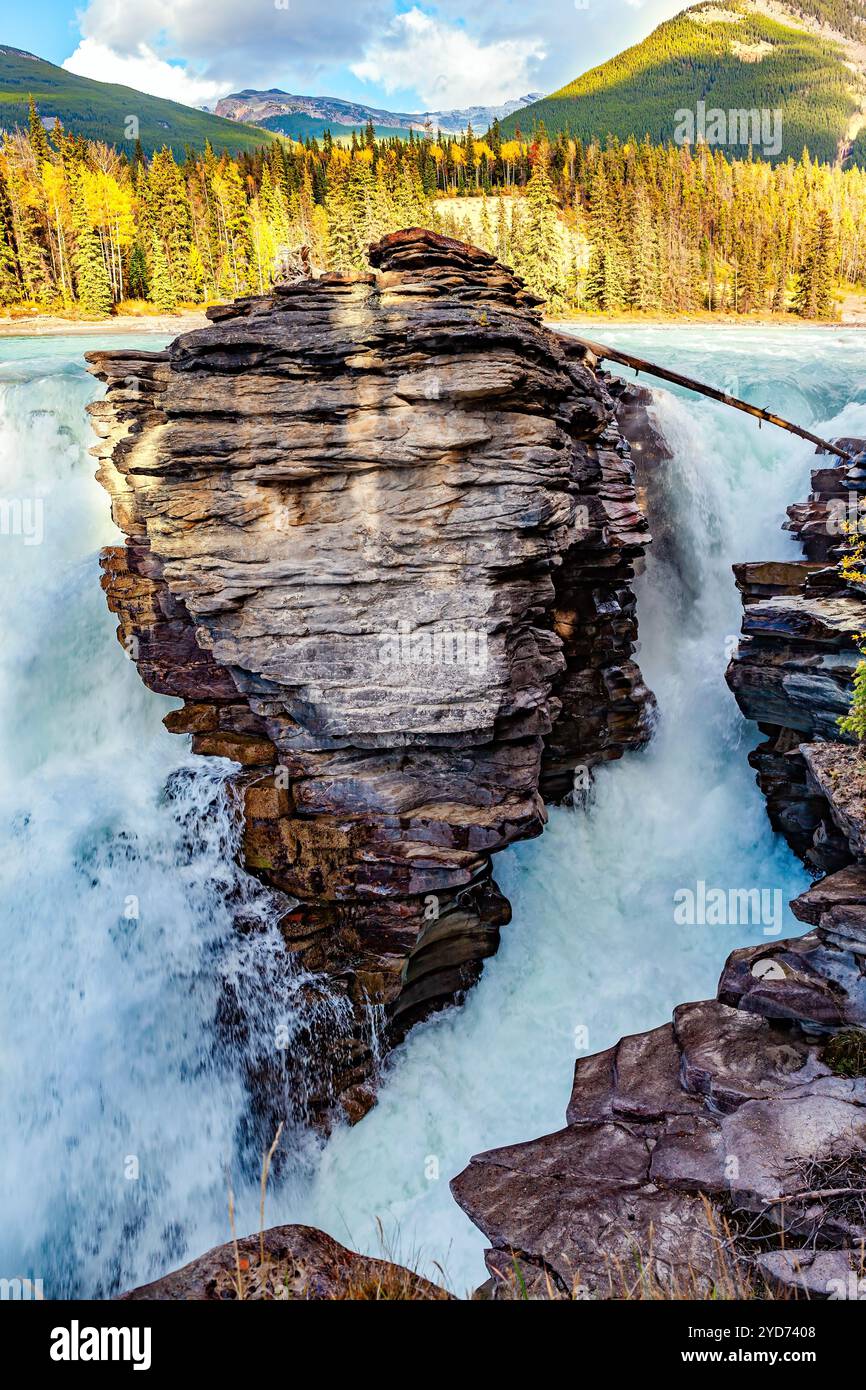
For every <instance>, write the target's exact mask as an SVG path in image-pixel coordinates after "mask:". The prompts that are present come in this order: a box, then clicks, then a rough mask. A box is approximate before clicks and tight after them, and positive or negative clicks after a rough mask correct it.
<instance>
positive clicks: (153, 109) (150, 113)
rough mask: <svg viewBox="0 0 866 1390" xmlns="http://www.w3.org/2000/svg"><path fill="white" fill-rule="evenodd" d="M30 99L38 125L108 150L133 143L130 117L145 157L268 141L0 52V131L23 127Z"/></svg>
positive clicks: (261, 134)
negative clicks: (167, 148)
mask: <svg viewBox="0 0 866 1390" xmlns="http://www.w3.org/2000/svg"><path fill="white" fill-rule="evenodd" d="M31 96H32V97H33V99H34V101H35V102H36V106H37V108H38V111H39V114H40V116H41V117H42V119H43V121H49V122H50V120H51V118H52V117H58V118H59V120H60V121H61V123H62V125H63V126H64V127H65V128H66V129H67V130H71V131H73V132H74V134H76V135H86V136H87V137H88V139H90V140H105V141H106V142H107V143H108V144H111V145H120V146H123V145H124V143H129V142H130V140H131V143H132V144H134V140H135V137H134V133H133V135H132V136H130V134H129V133H128V132H130V131H132V132H134V131H135V129H136V127H135V126H129V124H128V120H129V117H130V116H134V117H136V118H137V121H138V126H137V130H138V136H139V138H140V140H141V143H142V146H143V148H144V150H145V151H146V153H148V154H151V153H152V152H153V151H154V150H158V149H161V148H162V146H163V145H171V146H173V147H174V149H175V150H176V151H177V152H178V154H182V153H183V150H184V148H185V147H186V146H187V145H190V146H191V147H192V148H193V149H195V150H199V151H201V150H203V149H204V147H205V143H206V142H207V141H208V140H209V141H210V143H211V145H212V146H213V148H214V149H215V150H220V151H221V150H228V151H229V152H230V153H232V154H237V153H238V152H239V151H241V150H253V149H256V148H257V147H258V146H259V145H264V144H267V142H268V141H269V140H272V139H273V138H274V137H273V136H272V135H271V133H270V132H269V131H263V130H262V129H261V128H259V127H254V126H248V125H241V124H239V122H237V121H228V120H225V119H224V118H223V117H222V116H212V115H211V114H210V112H208V111H197V110H196V109H195V108H194V107H192V106H181V105H180V103H179V102H176V101H166V100H165V99H164V98H162V97H153V96H148V95H147V94H146V93H145V92H137V91H135V90H134V89H133V88H132V87H118V86H115V84H114V83H112V82H95V81H94V80H93V79H92V78H90V77H78V76H76V74H75V73H73V72H67V71H66V69H65V68H58V67H56V66H55V64H54V63H48V62H46V61H45V59H44V58H37V57H36V56H35V55H34V54H32V53H25V52H24V51H23V49H20V48H9V47H0V127H2V128H3V129H5V130H13V129H14V128H15V127H16V126H20V127H21V128H22V129H23V128H25V127H26V126H27V113H28V107H29V102H30V97H31Z"/></svg>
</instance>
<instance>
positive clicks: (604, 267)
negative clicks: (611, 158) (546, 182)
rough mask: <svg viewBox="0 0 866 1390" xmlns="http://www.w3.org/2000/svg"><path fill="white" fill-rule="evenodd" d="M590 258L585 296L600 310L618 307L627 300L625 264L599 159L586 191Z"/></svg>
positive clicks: (601, 163)
mask: <svg viewBox="0 0 866 1390" xmlns="http://www.w3.org/2000/svg"><path fill="white" fill-rule="evenodd" d="M589 239H590V247H591V249H590V258H589V269H588V270H587V276H586V286H585V289H584V297H585V299H586V302H587V304H590V305H593V306H596V307H598V308H600V309H619V308H621V307H622V306H623V304H624V303H625V301H626V288H627V286H626V273H627V272H626V266H625V262H624V257H623V252H622V247H621V245H620V242H619V235H618V229H617V219H616V213H615V208H614V205H613V201H612V199H611V195H610V189H609V186H608V180H607V173H606V171H605V166H604V163H603V162H602V161H601V160H599V163H598V167H597V169H596V171H595V174H594V175H593V178H592V184H591V189H590V194H589Z"/></svg>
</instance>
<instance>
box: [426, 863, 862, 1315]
mask: <svg viewBox="0 0 866 1390" xmlns="http://www.w3.org/2000/svg"><path fill="white" fill-rule="evenodd" d="M864 901H866V870H864V869H857V870H856V871H855V870H850V869H849V870H843V871H842V872H841V873H839V874H837V875H834V876H833V877H832V878H828V879H825V880H824V881H823V882H822V883H821V884H819V885H817V886H816V887H815V888H813V889H811V890H809V891H808V892H807V893H805V894H803V895H802V897H801V898H799V899H797V900H796V901H795V903H794V904H793V906H794V911H795V913H796V914H797V915H798V916H799V917H801V918H802V919H803V920H804V921H807V922H814V923H815V926H814V929H813V931H811V932H810V933H809V934H808V935H806V936H804V937H802V938H799V939H795V940H791V941H778V942H774V943H773V944H772V945H767V946H758V947H749V948H747V949H744V950H740V951H734V953H733V954H732V955H731V957H730V958H729V960H728V962H727V965H726V967H725V970H724V973H723V975H722V979H721V982H720V985H719V995H718V998H717V999H715V1000H708V1001H704V1002H702V1003H698V1004H683V1005H681V1006H680V1007H679V1008H677V1009H676V1010H675V1011H674V1015H673V1020H672V1022H671V1023H669V1024H665V1025H664V1026H663V1027H661V1028H656V1029H653V1030H652V1031H651V1032H648V1033H640V1034H637V1035H636V1036H633V1037H627V1038H622V1039H621V1040H620V1042H618V1043H617V1044H616V1046H615V1047H612V1048H609V1049H608V1050H607V1051H606V1052H602V1053H597V1054H595V1055H594V1056H591V1057H586V1058H580V1059H579V1060H578V1062H577V1064H576V1067H575V1073H574V1088H573V1091H572V1095H571V1100H570V1103H569V1106H568V1110H567V1114H566V1121H567V1123H566V1126H565V1128H563V1129H562V1130H559V1131H558V1132H557V1133H555V1134H550V1135H545V1136H544V1137H542V1138H540V1139H536V1140H533V1141H531V1142H530V1143H526V1144H514V1145H511V1146H509V1147H507V1148H504V1149H494V1150H491V1151H490V1152H489V1153H484V1154H480V1155H478V1156H477V1157H475V1158H473V1159H472V1161H471V1162H470V1164H469V1166H468V1168H466V1169H464V1171H463V1172H462V1173H460V1174H459V1175H458V1176H457V1177H456V1178H455V1179H454V1181H453V1182H452V1190H453V1192H454V1195H455V1197H456V1198H457V1201H458V1202H459V1203H460V1205H461V1206H462V1207H463V1208H464V1210H465V1211H466V1212H467V1214H468V1215H469V1216H470V1217H471V1219H472V1220H473V1221H474V1222H475V1223H476V1225H478V1226H480V1227H481V1229H482V1230H483V1231H484V1233H485V1235H486V1236H487V1237H488V1239H489V1240H490V1242H491V1248H490V1249H489V1250H488V1251H487V1252H486V1260H487V1265H488V1268H489V1270H490V1275H491V1278H490V1280H489V1282H488V1284H487V1285H486V1286H485V1287H484V1290H483V1292H484V1294H485V1295H486V1296H489V1297H492V1298H496V1299H502V1298H505V1299H508V1298H521V1297H524V1296H525V1294H524V1290H526V1292H527V1293H528V1294H529V1296H530V1297H538V1298H575V1297H578V1298H579V1297H590V1298H598V1297H600V1298H609V1297H614V1298H622V1297H639V1296H644V1297H647V1296H653V1297H657V1296H660V1295H667V1296H669V1297H672V1296H678V1297H707V1296H709V1295H710V1294H711V1293H712V1291H713V1290H714V1289H715V1290H717V1291H720V1292H722V1293H723V1294H725V1295H727V1296H732V1295H733V1296H745V1295H746V1294H747V1293H751V1294H757V1295H758V1296H761V1294H762V1293H765V1292H768V1291H771V1290H772V1289H775V1288H778V1287H780V1286H781V1287H784V1288H785V1289H786V1290H787V1291H788V1292H792V1293H794V1294H809V1295H810V1296H817V1297H824V1298H829V1297H849V1296H851V1295H850V1293H849V1292H848V1291H847V1290H848V1289H849V1287H850V1285H851V1283H852V1281H853V1287H854V1288H855V1289H856V1288H857V1286H858V1281H859V1280H861V1279H862V1278H863V1276H864V1274H866V1268H864V1265H863V1253H862V1252H863V1242H864V1241H866V1200H864V1197H863V1191H864V1175H866V1077H864V1076H862V1075H860V1076H852V1075H846V1074H844V1073H845V1071H846V1067H845V1066H844V1062H843V1063H840V1060H839V1057H840V1049H839V1048H838V1046H834V1039H838V1038H841V1039H842V1040H843V1042H844V1040H845V1039H846V1037H847V1034H846V1033H845V1032H844V1031H842V1030H846V1029H849V1028H851V1027H852V1026H855V1027H862V1026H863V1024H864V1023H866V983H864V974H863V970H864V961H866V916H864V906H863V903H864ZM841 1056H842V1057H843V1058H844V1050H842V1051H841ZM840 1072H841V1073H842V1074H839V1073H840ZM858 1191H859V1193H860V1195H859V1197H858V1195H857V1194H858ZM816 1260H817V1263H816Z"/></svg>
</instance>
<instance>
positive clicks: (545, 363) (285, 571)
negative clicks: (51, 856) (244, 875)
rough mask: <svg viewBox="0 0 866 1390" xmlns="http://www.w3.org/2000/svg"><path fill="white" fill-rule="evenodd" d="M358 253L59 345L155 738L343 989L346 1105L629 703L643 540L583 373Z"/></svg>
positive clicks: (313, 965)
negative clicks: (225, 821)
mask: <svg viewBox="0 0 866 1390" xmlns="http://www.w3.org/2000/svg"><path fill="white" fill-rule="evenodd" d="M370 264H371V271H370V273H369V274H367V275H359V276H352V277H345V276H339V275H333V274H331V275H324V276H322V277H320V278H318V279H303V280H299V281H296V282H293V283H290V284H285V285H281V286H278V287H277V288H276V289H275V290H274V291H273V292H272V293H270V294H267V295H261V296H254V297H249V298H247V299H243V300H239V301H237V302H235V303H233V304H230V305H225V306H220V307H218V308H214V309H211V310H210V311H209V315H208V316H209V318H210V320H211V327H209V328H207V329H204V330H201V331H198V332H194V333H190V334H187V335H184V336H182V337H180V338H178V339H177V340H176V341H175V342H174V343H172V344H171V346H170V347H169V348H168V349H167V350H166V351H165V352H155V353H148V352H138V351H113V352H98V353H90V354H88V360H89V362H90V364H91V371H92V372H93V373H94V375H95V376H97V377H98V378H99V379H100V381H102V382H104V383H105V385H106V388H107V389H106V393H105V396H104V399H101V400H99V401H97V402H95V403H94V404H93V405H92V406H91V407H90V412H91V418H92V422H93V426H94V428H95V430H96V433H97V435H98V436H99V437H100V441H101V442H100V444H99V445H98V446H97V448H96V449H95V450H94V453H95V454H96V455H97V457H98V458H99V460H100V465H99V473H98V477H99V479H100V481H101V482H102V484H103V485H104V486H105V487H106V489H107V490H108V491H109V493H110V494H111V505H112V514H113V516H114V519H115V521H116V523H117V525H118V526H119V528H120V529H121V531H123V532H124V534H125V536H126V542H125V544H124V545H123V546H118V547H112V548H111V549H109V550H107V551H106V552H105V553H104V556H103V569H104V572H105V573H104V588H105V590H106V593H107V596H108V602H109V605H110V606H111V608H112V610H113V611H114V612H115V613H116V614H117V616H118V619H119V629H118V635H119V637H120V639H121V641H122V642H123V643H124V645H125V646H126V648H127V650H128V652H129V653H130V655H131V656H132V657H133V658H134V659H135V661H136V662H137V665H138V669H139V672H140V674H141V676H142V679H143V680H144V681H145V682H146V684H147V685H148V686H150V688H151V689H153V690H155V691H158V692H160V693H162V694H165V695H170V696H174V697H176V698H178V699H179V700H180V701H182V705H181V708H179V709H177V710H175V711H173V712H172V713H171V714H170V715H169V716H168V717H167V719H166V723H167V725H168V727H169V728H170V729H172V730H173V731H175V732H178V733H186V734H190V735H191V736H192V742H193V748H194V749H195V750H196V751H197V752H199V753H202V754H208V755H217V756H223V757H226V758H230V759H232V760H233V761H234V762H235V763H237V764H240V769H241V770H240V771H239V772H238V774H237V778H236V780H237V783H238V785H239V787H240V788H241V789H242V792H243V818H244V831H243V857H244V860H245V863H246V865H247V866H248V868H249V869H250V870H251V871H252V872H253V873H255V874H257V875H258V876H260V877H261V878H262V879H263V880H264V881H266V882H267V883H268V884H269V885H270V886H271V887H272V888H273V889H274V890H275V891H276V892H277V893H280V894H283V895H284V911H283V913H282V918H281V930H282V933H283V936H284V939H285V941H286V942H287V944H288V946H289V948H290V950H291V951H292V952H293V953H294V954H295V957H296V959H297V961H298V962H299V964H301V965H302V966H303V967H304V968H306V969H308V970H310V971H313V972H326V973H327V975H328V977H329V980H330V982H331V986H332V988H334V989H336V990H338V991H342V992H343V993H344V994H345V997H346V999H347V1000H348V1001H349V1002H350V1004H351V1013H352V1019H353V1025H352V1027H351V1029H350V1030H349V1031H348V1032H347V1035H346V1036H345V1037H344V1038H341V1039H338V1040H336V1041H335V1040H334V1039H329V1041H328V1049H329V1074H330V1076H331V1078H332V1080H331V1083H330V1084H331V1087H332V1090H333V1091H334V1092H335V1093H336V1094H337V1095H338V1096H339V1098H340V1100H341V1102H342V1104H343V1108H344V1110H345V1112H346V1114H347V1115H349V1117H350V1118H352V1119H355V1118H357V1117H358V1116H360V1115H361V1114H363V1112H364V1110H365V1108H367V1106H368V1105H369V1104H370V1101H371V1097H372V1091H371V1085H370V1083H371V1077H372V1073H373V1070H374V1061H375V1056H374V1054H375V1051H376V1047H377V1046H382V1045H384V1046H389V1045H392V1044H393V1043H394V1042H396V1041H398V1040H399V1039H400V1038H401V1037H402V1036H403V1035H404V1034H405V1031H406V1029H407V1028H408V1027H409V1026H410V1025H411V1024H412V1023H413V1022H414V1021H416V1020H418V1019H419V1018H422V1017H423V1016H424V1015H425V1014H427V1013H429V1011H430V1010H431V1009H434V1008H436V1007H439V1006H441V1005H442V1004H443V1003H446V1002H449V1001H452V1000H454V999H456V998H459V997H460V995H461V994H462V992H463V991H465V990H466V989H467V987H469V986H470V985H471V984H472V983H473V982H474V981H475V980H476V979H477V976H478V974H479V971H480V969H481V964H482V962H483V960H484V959H485V957H487V956H489V955H490V954H491V953H493V952H494V951H495V950H496V947H497V944H498V939H499V929H500V927H501V926H502V925H503V924H504V923H506V922H507V920H508V915H509V908H508V904H507V902H506V901H505V900H504V898H503V897H502V895H501V894H500V893H499V891H498V890H497V888H496V885H495V883H494V881H493V878H492V873H491V856H492V855H493V854H495V853H496V852H497V851H499V850H501V849H503V848H504V847H505V846H507V845H509V844H511V843H512V842H513V841H515V840H518V839H521V838H525V837H527V836H533V835H538V834H539V833H540V832H541V829H542V827H543V825H544V821H545V811H544V800H545V799H553V798H555V799H560V798H563V797H566V796H568V795H569V794H570V793H571V792H572V790H573V788H574V787H575V785H576V784H577V785H578V786H579V787H580V786H583V785H584V779H585V778H586V777H588V776H589V775H590V772H591V769H592V767H593V766H594V765H595V764H597V763H598V762H600V761H603V760H607V759H611V758H616V757H619V756H620V755H621V754H622V753H623V751H624V750H625V749H628V748H633V747H636V746H638V745H639V744H640V743H641V742H642V741H644V739H645V738H646V737H647V732H648V715H649V713H650V711H651V709H652V697H651V696H650V694H649V692H648V691H647V690H646V689H645V687H644V685H643V682H642V680H641V676H640V672H639V670H638V668H637V667H636V665H635V664H634V662H633V660H632V651H633V647H634V643H635V639H636V621H635V614H634V598H633V594H632V591H631V581H632V578H633V574H634V564H635V562H636V561H637V560H638V559H639V557H640V556H641V555H642V553H643V548H644V546H645V544H646V542H647V540H648V534H647V526H646V521H645V519H644V517H643V515H642V514H641V511H640V509H639V507H638V505H637V501H636V497H635V487H634V475H633V465H632V460H631V457H630V453H629V449H628V446H627V444H626V443H625V441H624V439H623V436H622V434H621V432H620V429H619V427H618V425H617V421H616V417H615V413H614V402H613V400H612V398H611V396H610V394H609V393H608V391H607V390H606V388H605V386H604V384H603V382H602V381H601V379H600V378H599V376H598V375H597V374H596V372H595V370H594V362H593V360H592V359H591V357H588V356H587V355H586V354H585V352H584V350H583V349H582V348H581V347H580V346H579V345H578V344H576V343H574V342H572V341H570V340H568V339H567V338H563V337H560V336H559V335H557V334H554V333H552V332H550V331H548V330H547V329H546V328H545V327H544V326H543V324H542V322H541V317H540V314H539V312H538V310H537V308H536V303H537V301H535V300H534V299H533V297H532V296H531V295H530V294H529V293H528V292H527V291H526V289H525V288H524V286H523V285H522V282H520V281H519V280H518V279H517V278H516V277H514V276H513V275H511V274H510V273H509V272H508V271H506V270H505V269H503V267H502V266H500V265H499V264H497V263H496V262H495V261H494V260H493V259H492V258H491V257H490V256H488V255H486V254H485V253H483V252H481V251H479V250H477V249H475V248H472V247H469V246H466V245H464V244H462V243H459V242H455V241H450V240H447V239H445V238H442V237H438V236H435V235H434V234H432V233H430V232H426V231H420V230H410V231H407V232H401V233H396V234H394V235H392V236H389V237H387V238H386V239H385V240H384V241H382V242H381V243H379V244H378V245H376V246H374V247H372V248H371V251H370ZM576 769H577V772H576V771H575V770H576ZM371 1008H375V1009H376V1017H377V1018H378V1020H379V1022H378V1025H377V1027H378V1037H377V1039H376V1042H375V1045H374V1043H373V1041H372V1040H371V1030H370V1020H371V1012H370V1011H371ZM331 1098H332V1097H323V1103H326V1102H327V1100H329V1099H331Z"/></svg>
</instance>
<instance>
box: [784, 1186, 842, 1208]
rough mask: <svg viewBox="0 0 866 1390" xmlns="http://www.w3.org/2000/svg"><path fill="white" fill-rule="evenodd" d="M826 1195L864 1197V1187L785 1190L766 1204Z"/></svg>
mask: <svg viewBox="0 0 866 1390" xmlns="http://www.w3.org/2000/svg"><path fill="white" fill-rule="evenodd" d="M826 1197H866V1187H819V1188H816V1189H815V1190H814V1191H810V1190H809V1189H808V1188H807V1189H806V1191H805V1192H785V1193H783V1194H782V1196H781V1197H772V1198H771V1199H770V1201H769V1202H768V1203H767V1205H768V1206H770V1207H774V1206H776V1205H777V1204H778V1203H779V1202H804V1201H805V1200H806V1199H807V1198H812V1199H813V1200H818V1199H823V1198H826Z"/></svg>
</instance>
